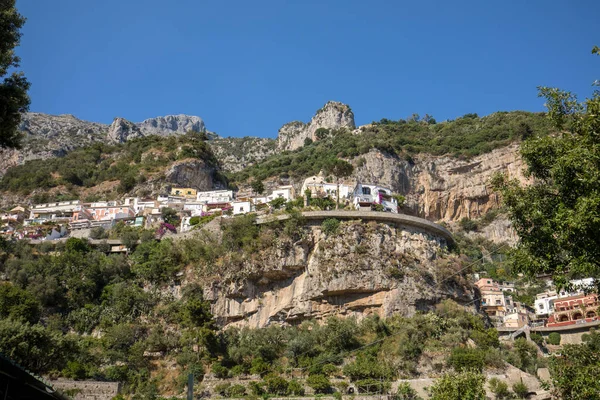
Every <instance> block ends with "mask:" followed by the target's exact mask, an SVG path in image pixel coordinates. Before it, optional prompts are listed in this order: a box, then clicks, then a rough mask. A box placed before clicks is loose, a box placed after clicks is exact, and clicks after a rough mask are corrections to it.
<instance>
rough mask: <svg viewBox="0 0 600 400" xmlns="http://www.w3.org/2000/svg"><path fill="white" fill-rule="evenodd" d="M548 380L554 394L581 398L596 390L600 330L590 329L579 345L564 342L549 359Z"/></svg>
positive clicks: (599, 385)
mask: <svg viewBox="0 0 600 400" xmlns="http://www.w3.org/2000/svg"><path fill="white" fill-rule="evenodd" d="M550 372H551V374H552V383H553V385H554V387H555V388H556V395H557V397H558V398H561V399H565V400H584V399H593V398H597V396H598V393H600V380H599V379H598V376H600V334H599V333H597V332H595V331H593V330H592V331H591V332H590V335H589V337H588V338H587V340H586V341H585V342H584V343H583V344H581V345H573V344H566V345H564V346H563V348H562V350H561V354H560V356H554V357H552V358H551V360H550Z"/></svg>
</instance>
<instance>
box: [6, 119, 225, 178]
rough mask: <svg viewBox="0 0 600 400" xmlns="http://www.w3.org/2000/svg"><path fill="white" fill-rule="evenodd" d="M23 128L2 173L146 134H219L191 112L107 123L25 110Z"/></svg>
mask: <svg viewBox="0 0 600 400" xmlns="http://www.w3.org/2000/svg"><path fill="white" fill-rule="evenodd" d="M19 131H20V132H21V134H22V135H23V148H22V149H20V150H6V149H0V176H2V175H3V174H4V172H5V171H6V170H8V169H9V168H10V167H13V166H16V165H22V164H23V163H24V162H26V161H29V160H37V159H48V158H53V157H62V156H64V155H65V154H67V153H68V152H70V151H72V150H74V149H79V148H83V147H86V146H89V145H92V144H94V143H104V144H118V143H123V142H125V141H127V140H130V139H134V138H140V137H145V136H151V135H158V136H171V135H181V134H185V133H187V132H190V131H191V132H198V133H203V134H206V136H207V137H208V138H209V139H214V138H217V137H218V136H217V135H216V134H214V133H212V132H209V131H207V130H206V126H205V125H204V121H203V120H202V119H201V118H200V117H196V116H189V115H167V116H164V117H156V118H149V119H146V120H144V121H142V122H140V123H134V122H130V121H127V120H126V119H123V118H119V117H118V118H115V119H114V121H113V122H112V124H110V125H106V124H101V123H97V122H90V121H84V120H80V119H78V118H77V117H75V116H74V115H70V114H65V115H48V114H43V113H25V114H23V115H22V118H21V124H20V125H19Z"/></svg>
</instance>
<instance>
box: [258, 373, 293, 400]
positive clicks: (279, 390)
mask: <svg viewBox="0 0 600 400" xmlns="http://www.w3.org/2000/svg"><path fill="white" fill-rule="evenodd" d="M264 387H265V389H266V390H267V393H269V394H272V395H275V396H286V395H287V394H288V387H289V383H288V381H287V380H286V379H285V378H283V377H281V376H279V375H276V374H269V375H267V376H265V378H264Z"/></svg>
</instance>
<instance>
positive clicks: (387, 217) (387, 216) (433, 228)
mask: <svg viewBox="0 0 600 400" xmlns="http://www.w3.org/2000/svg"><path fill="white" fill-rule="evenodd" d="M302 216H303V217H304V218H306V219H307V220H324V219H327V218H337V219H360V220H364V221H377V222H391V223H394V224H398V225H408V226H414V227H417V228H420V229H423V230H425V231H427V232H431V233H433V234H435V235H438V236H441V237H443V238H444V239H446V241H447V242H448V244H452V243H454V239H453V238H452V234H451V233H450V232H449V231H448V230H447V229H446V228H444V227H443V226H441V225H438V224H435V223H433V222H431V221H428V220H426V219H424V218H419V217H413V216H411V215H405V214H392V213H386V212H377V211H305V212H303V213H302ZM289 217H290V216H289V215H288V214H281V215H266V216H259V217H258V218H256V223H257V224H267V223H269V222H274V221H283V220H286V219H288V218H289Z"/></svg>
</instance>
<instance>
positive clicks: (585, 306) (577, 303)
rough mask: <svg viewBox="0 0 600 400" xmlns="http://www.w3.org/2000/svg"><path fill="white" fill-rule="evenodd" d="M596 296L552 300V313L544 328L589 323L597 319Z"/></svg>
mask: <svg viewBox="0 0 600 400" xmlns="http://www.w3.org/2000/svg"><path fill="white" fill-rule="evenodd" d="M599 306H600V302H599V301H598V295H597V294H595V293H589V294H579V295H576V296H570V297H562V298H558V299H556V300H554V313H553V314H552V315H551V316H550V317H549V318H548V322H547V324H546V326H564V325H572V324H577V323H585V322H591V321H595V320H597V319H598V317H599V316H598V307H599Z"/></svg>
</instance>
